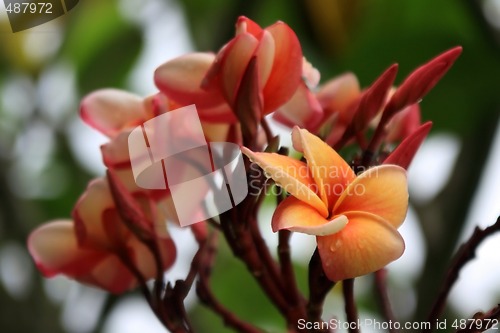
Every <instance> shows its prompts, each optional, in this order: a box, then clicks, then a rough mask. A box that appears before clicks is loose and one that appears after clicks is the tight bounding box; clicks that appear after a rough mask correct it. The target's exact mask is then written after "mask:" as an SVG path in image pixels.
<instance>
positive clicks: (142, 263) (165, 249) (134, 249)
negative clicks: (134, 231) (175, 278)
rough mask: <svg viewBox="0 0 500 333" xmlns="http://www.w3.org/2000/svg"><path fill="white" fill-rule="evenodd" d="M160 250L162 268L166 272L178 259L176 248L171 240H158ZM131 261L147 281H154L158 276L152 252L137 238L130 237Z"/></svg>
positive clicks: (167, 238) (166, 238)
mask: <svg viewBox="0 0 500 333" xmlns="http://www.w3.org/2000/svg"><path fill="white" fill-rule="evenodd" d="M157 244H158V249H159V251H160V255H161V259H162V268H163V270H164V271H166V270H167V269H168V268H170V267H171V266H172V265H173V263H174V261H175V258H176V248H175V245H174V242H173V241H172V239H171V238H169V237H165V238H160V239H158V240H157ZM127 246H128V249H129V253H130V255H131V260H132V262H133V263H134V266H135V267H137V269H138V270H139V271H140V272H141V273H142V275H143V276H144V277H145V278H146V279H147V280H149V279H152V278H154V277H155V276H156V274H157V272H156V263H155V259H154V257H153V255H152V254H151V250H150V249H149V248H148V247H147V246H146V245H145V244H144V243H142V242H140V241H139V240H138V239H137V237H130V241H129V242H128V244H127Z"/></svg>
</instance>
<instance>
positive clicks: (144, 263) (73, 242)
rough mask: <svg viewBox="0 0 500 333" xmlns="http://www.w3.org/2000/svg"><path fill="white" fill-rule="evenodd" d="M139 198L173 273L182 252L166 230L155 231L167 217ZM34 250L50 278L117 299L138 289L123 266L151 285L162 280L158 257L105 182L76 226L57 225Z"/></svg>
mask: <svg viewBox="0 0 500 333" xmlns="http://www.w3.org/2000/svg"><path fill="white" fill-rule="evenodd" d="M134 197H135V199H136V200H137V202H138V203H139V204H140V206H141V208H142V210H143V213H144V214H145V216H148V219H147V220H148V221H144V223H145V225H143V226H142V227H143V228H144V230H148V234H149V235H148V237H149V238H151V239H153V240H154V241H155V242H156V244H157V247H158V249H159V252H160V255H161V260H162V262H161V265H162V269H163V270H167V269H168V268H169V267H171V266H172V264H173V263H174V261H175V257H176V249H175V245H174V243H173V241H172V239H171V238H170V236H169V235H168V234H167V233H166V230H165V232H156V230H155V229H156V228H155V226H154V225H153V223H155V222H156V219H161V218H162V216H161V214H158V212H157V211H156V210H155V209H154V206H153V205H151V202H150V201H149V200H148V199H147V198H145V197H144V195H142V194H141V193H136V194H135V196H134ZM28 249H29V252H30V254H31V256H32V257H33V259H34V260H35V263H36V265H37V267H38V269H39V270H40V271H41V272H42V274H44V275H45V276H46V277H52V276H54V275H57V274H62V275H65V276H67V277H70V278H73V279H75V280H77V281H79V282H82V283H86V284H90V285H93V286H97V287H100V288H102V289H105V290H108V291H110V292H112V293H122V292H124V291H126V290H128V289H131V288H133V287H135V286H136V285H137V284H138V281H137V279H136V277H135V276H134V274H132V272H131V271H130V270H129V268H128V267H127V266H126V265H125V263H124V261H123V260H126V261H128V262H129V264H130V265H133V266H134V267H135V269H137V271H138V272H139V273H140V274H141V275H142V276H143V277H144V279H146V280H147V279H150V278H153V277H155V276H156V274H157V272H156V264H155V261H154V258H153V255H152V253H151V252H150V250H149V248H148V247H147V246H146V245H145V244H144V243H142V242H141V241H140V240H139V239H138V238H137V236H136V235H135V234H134V233H132V232H131V231H130V230H129V229H128V228H127V227H126V225H125V223H124V222H123V221H122V219H121V218H120V215H119V213H118V211H117V208H116V206H115V204H114V201H113V198H112V195H111V191H110V187H109V185H108V182H107V180H106V179H104V178H99V179H96V180H94V181H92V182H91V183H90V184H89V186H88V188H87V190H86V191H85V193H83V195H82V196H81V197H80V200H79V201H78V203H77V204H76V206H75V208H74V210H73V220H56V221H52V222H49V223H47V224H44V225H42V226H40V227H38V228H37V229H35V230H34V231H33V232H32V233H31V235H30V236H29V239H28Z"/></svg>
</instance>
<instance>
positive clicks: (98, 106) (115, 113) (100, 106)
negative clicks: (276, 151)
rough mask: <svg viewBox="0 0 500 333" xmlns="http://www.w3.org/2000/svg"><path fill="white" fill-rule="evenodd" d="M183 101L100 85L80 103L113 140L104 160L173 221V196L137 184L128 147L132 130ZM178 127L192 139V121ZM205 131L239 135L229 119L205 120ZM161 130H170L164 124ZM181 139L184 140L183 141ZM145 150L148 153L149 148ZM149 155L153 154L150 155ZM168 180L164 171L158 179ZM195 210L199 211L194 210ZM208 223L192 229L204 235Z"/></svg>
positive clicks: (217, 138) (183, 173)
mask: <svg viewBox="0 0 500 333" xmlns="http://www.w3.org/2000/svg"><path fill="white" fill-rule="evenodd" d="M180 107H181V105H178V104H176V103H174V102H173V101H171V100H169V99H168V98H167V97H166V96H165V95H164V94H162V93H157V94H154V95H151V96H149V97H146V98H142V97H140V96H137V95H135V94H132V93H129V92H126V91H122V90H118V89H100V90H97V91H94V92H92V93H90V94H88V95H87V96H85V97H84V98H83V100H82V102H81V104H80V116H81V118H82V119H83V121H85V122H86V123H87V124H88V125H90V126H91V127H93V128H95V129H96V130H98V131H99V132H101V133H102V134H104V135H106V136H107V137H109V139H110V141H109V142H107V143H105V144H104V145H102V146H101V152H102V156H103V162H104V164H105V165H106V167H108V168H112V169H113V170H114V171H115V172H116V173H117V174H118V175H119V176H120V180H121V182H122V183H123V184H124V185H125V187H126V190H127V191H128V192H130V193H136V192H141V193H143V194H144V195H146V196H148V197H149V198H151V199H153V200H154V201H155V202H156V204H157V206H158V207H159V209H160V210H161V211H162V212H163V213H164V214H165V215H166V219H168V220H169V221H174V222H177V221H178V218H177V214H176V212H175V210H174V209H173V206H174V205H173V202H172V197H171V196H170V192H169V190H168V189H166V190H146V189H144V188H140V187H138V186H137V184H136V182H135V180H134V176H133V174H132V165H131V161H130V153H129V147H128V139H129V135H130V133H131V132H132V131H133V130H134V129H135V128H136V127H137V126H140V125H142V124H143V123H144V122H146V121H148V120H151V119H153V118H154V117H156V116H159V115H161V114H164V113H166V112H169V111H172V110H175V109H178V108H180ZM176 125H179V126H178V127H177V128H173V129H168V130H175V131H176V133H179V136H178V138H179V139H181V138H182V140H189V139H190V136H194V135H192V133H193V132H192V129H191V125H192V124H189V123H182V124H179V123H176ZM201 125H202V128H203V133H204V134H205V139H206V141H207V142H226V141H229V142H231V141H233V139H235V140H236V141H238V138H235V137H229V132H230V125H228V124H226V123H207V122H203V121H202V122H201ZM159 130H167V129H166V128H161V129H159ZM182 140H181V141H182ZM144 154H145V155H146V154H148V152H147V151H145V152H144ZM148 158H149V155H148ZM188 176H189V175H188V173H187V170H185V169H184V170H178V174H177V175H175V177H176V178H177V179H179V180H181V179H183V177H186V178H188V179H192V178H189V177H188ZM191 177H192V176H191ZM158 182H159V183H160V184H161V183H162V182H164V178H163V175H161V179H158ZM193 214H195V212H193ZM165 223H166V220H165V221H162V222H161V223H160V221H159V222H158V224H157V227H158V228H160V226H164V228H166V226H165ZM204 229H205V228H204V224H203V223H199V224H196V225H193V227H192V230H193V232H195V234H196V236H197V237H202V234H204V233H205V232H206V230H204Z"/></svg>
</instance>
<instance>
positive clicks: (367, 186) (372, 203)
mask: <svg viewBox="0 0 500 333" xmlns="http://www.w3.org/2000/svg"><path fill="white" fill-rule="evenodd" d="M407 209H408V183H407V179H406V171H405V169H403V168H401V167H399V166H396V165H390V164H388V165H381V166H377V167H374V168H370V169H368V170H367V171H365V172H364V173H362V174H361V175H360V176H358V177H357V178H356V179H355V180H354V181H353V182H352V183H351V184H349V186H348V187H347V188H346V189H345V191H344V193H342V196H341V197H340V198H339V199H338V201H337V204H336V205H335V207H334V208H333V213H334V214H343V215H346V214H347V212H355V211H362V212H367V213H371V214H374V215H377V216H379V217H381V218H382V219H384V220H386V221H387V222H388V223H389V224H391V225H392V226H393V227H394V228H397V227H399V226H400V225H401V224H402V223H403V221H404V219H405V217H406V211H407Z"/></svg>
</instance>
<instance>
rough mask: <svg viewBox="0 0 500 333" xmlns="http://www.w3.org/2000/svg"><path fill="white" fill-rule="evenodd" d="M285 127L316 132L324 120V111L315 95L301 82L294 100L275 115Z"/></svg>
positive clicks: (293, 97)
mask: <svg viewBox="0 0 500 333" xmlns="http://www.w3.org/2000/svg"><path fill="white" fill-rule="evenodd" d="M273 118H274V119H276V120H277V121H279V122H281V123H282V124H284V125H287V126H289V127H293V126H295V125H297V126H299V127H302V128H307V129H308V130H311V131H313V132H314V131H315V130H316V129H317V128H318V127H319V125H320V124H321V121H322V119H323V109H322V108H321V105H320V104H319V102H318V100H317V99H316V97H315V96H314V94H313V93H312V92H311V91H310V90H309V88H308V87H307V86H306V84H305V83H304V82H301V83H300V85H299V87H298V89H297V91H296V92H295V94H294V95H293V96H292V98H291V99H290V100H289V101H288V102H286V103H285V105H283V106H282V107H281V108H279V109H278V111H276V112H275V113H274V114H273Z"/></svg>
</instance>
